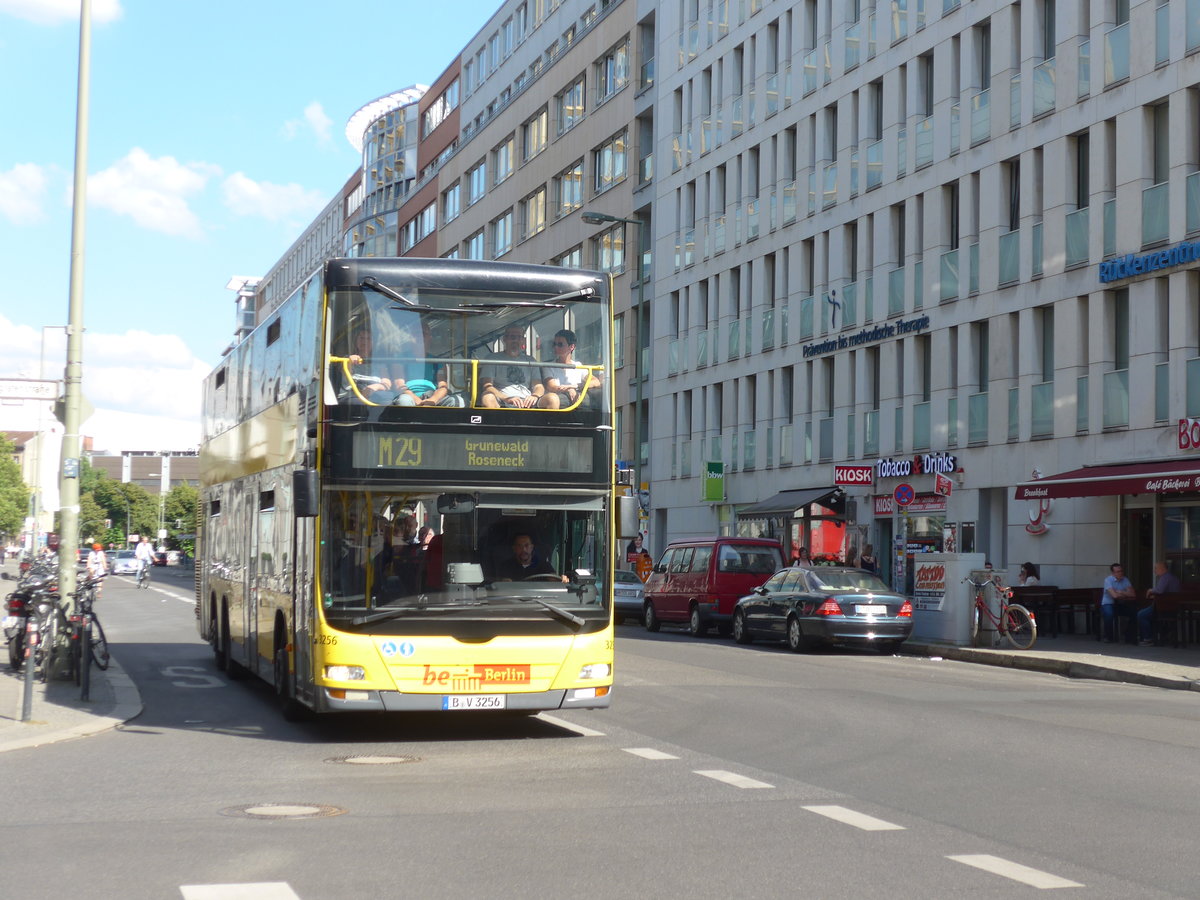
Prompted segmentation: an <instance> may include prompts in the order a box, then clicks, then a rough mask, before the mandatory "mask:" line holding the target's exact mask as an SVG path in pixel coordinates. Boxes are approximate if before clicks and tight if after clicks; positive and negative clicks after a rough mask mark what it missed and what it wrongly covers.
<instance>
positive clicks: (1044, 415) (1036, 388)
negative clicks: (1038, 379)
mask: <svg viewBox="0 0 1200 900" xmlns="http://www.w3.org/2000/svg"><path fill="white" fill-rule="evenodd" d="M1029 405H1030V416H1029V436H1030V437H1034V438H1045V437H1051V436H1052V435H1053V434H1054V382H1053V381H1046V382H1043V383H1042V384H1035V385H1033V386H1032V387H1031V388H1030V404H1029Z"/></svg>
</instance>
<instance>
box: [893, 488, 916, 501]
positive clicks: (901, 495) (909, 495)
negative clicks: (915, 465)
mask: <svg viewBox="0 0 1200 900" xmlns="http://www.w3.org/2000/svg"><path fill="white" fill-rule="evenodd" d="M892 496H893V497H895V498H896V505H897V506H908V505H909V504H910V503H912V502H913V501H914V500H916V499H917V492H916V491H914V490H913V486H912V485H911V484H898V485H896V490H895V491H893V492H892Z"/></svg>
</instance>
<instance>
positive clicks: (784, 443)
mask: <svg viewBox="0 0 1200 900" xmlns="http://www.w3.org/2000/svg"><path fill="white" fill-rule="evenodd" d="M795 431H796V426H795V425H780V426H779V464H780V465H781V466H790V465H791V464H792V459H793V458H794V450H793V447H794V445H795V441H796V437H795Z"/></svg>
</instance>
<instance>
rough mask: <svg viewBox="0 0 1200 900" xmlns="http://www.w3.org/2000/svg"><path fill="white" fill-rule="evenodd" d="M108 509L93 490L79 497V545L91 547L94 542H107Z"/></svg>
mask: <svg viewBox="0 0 1200 900" xmlns="http://www.w3.org/2000/svg"><path fill="white" fill-rule="evenodd" d="M108 518H109V515H108V511H107V510H105V509H104V507H102V506H101V505H100V504H99V503H97V502H96V498H95V496H94V495H93V493H92V492H91V491H88V492H87V493H86V494H81V495H80V497H79V546H80V547H90V546H91V545H92V543H93V542H95V541H100V542H101V543H107V536H108V525H106V524H105V521H104V520H105V519H108Z"/></svg>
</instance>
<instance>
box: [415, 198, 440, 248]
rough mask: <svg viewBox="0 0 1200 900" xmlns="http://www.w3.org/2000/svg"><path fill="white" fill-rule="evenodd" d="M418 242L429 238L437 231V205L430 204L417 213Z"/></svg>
mask: <svg viewBox="0 0 1200 900" xmlns="http://www.w3.org/2000/svg"><path fill="white" fill-rule="evenodd" d="M416 223H417V240H418V241H419V240H421V239H422V238H427V237H429V235H431V234H433V232H434V231H435V230H436V229H437V204H436V203H430V204H429V205H428V206H427V207H425V208H424V209H423V210H421V211H420V212H419V213H417V218H416Z"/></svg>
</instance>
